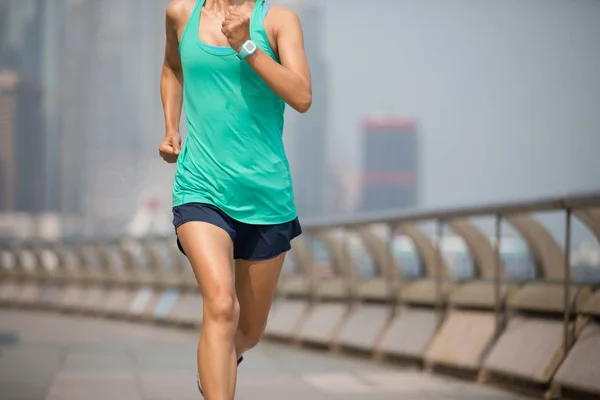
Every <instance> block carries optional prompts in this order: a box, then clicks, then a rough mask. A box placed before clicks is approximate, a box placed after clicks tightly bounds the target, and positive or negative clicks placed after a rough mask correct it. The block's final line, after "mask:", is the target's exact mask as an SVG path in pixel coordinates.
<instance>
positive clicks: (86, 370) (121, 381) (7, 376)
mask: <svg viewBox="0 0 600 400" xmlns="http://www.w3.org/2000/svg"><path fill="white" fill-rule="evenodd" d="M196 337H197V335H196V334H195V333H194V332H191V331H183V330H178V329H176V328H170V327H158V326H152V325H143V324H133V323H126V322H114V321H108V320H103V319H92V318H84V317H79V316H62V315H58V314H52V313H40V312H30V311H17V310H1V309H0V399H2V400H76V399H77V400H78V399H81V400H171V399H177V400H187V399H190V400H191V399H194V400H199V399H200V395H199V394H198V392H197V389H196V373H195V354H194V353H195V348H196ZM236 399H240V400H258V399H260V400H282V399H284V400H300V399H302V400H304V399H306V400H341V399H343V400H367V399H368V400H392V399H402V400H449V399H456V400H459V399H460V400H470V399H472V400H476V399H477V400H480V399H485V400H514V399H521V397H518V396H514V395H511V394H505V393H503V392H499V391H495V390H492V389H488V388H484V387H480V386H476V385H471V384H468V383H464V382H459V381H452V380H447V379H443V378H439V377H432V376H428V375H425V374H422V373H420V372H416V371H415V372H411V371H406V370H400V369H398V368H394V367H392V366H385V365H376V364H374V363H370V362H367V361H360V360H357V359H353V358H346V357H341V356H340V357H335V356H332V355H327V354H325V353H318V352H313V351H302V350H298V349H292V348H290V347H287V346H280V345H273V344H263V345H261V346H260V347H259V348H257V349H255V350H253V351H252V352H250V353H249V354H247V356H246V361H245V362H244V364H242V367H240V374H239V383H238V395H237V396H236Z"/></svg>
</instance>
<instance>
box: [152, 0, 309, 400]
mask: <svg viewBox="0 0 600 400" xmlns="http://www.w3.org/2000/svg"><path fill="white" fill-rule="evenodd" d="M166 36H167V39H166V50H165V59H164V64H163V69H162V77H161V97H162V102H163V108H164V114H165V122H166V136H165V139H164V140H163V142H162V143H161V145H160V147H159V152H160V156H161V157H162V158H163V159H164V160H165V161H166V162H168V163H177V172H176V174H175V180H174V184H173V224H174V225H175V230H176V233H177V239H178V245H179V248H180V250H181V251H182V252H183V253H184V254H186V255H187V257H188V258H189V260H190V263H191V265H192V268H193V270H194V274H195V276H196V280H197V281H198V285H199V287H200V290H201V292H202V295H203V299H204V307H203V312H204V313H203V324H202V329H201V333H200V340H199V343H198V375H199V382H198V386H199V388H200V387H201V391H203V394H204V396H205V397H206V399H208V400H232V399H233V398H234V395H235V385H236V377H237V364H238V362H239V361H241V356H242V354H244V353H245V352H246V351H248V350H249V349H251V348H253V347H254V346H256V344H257V343H258V341H259V340H260V338H261V336H262V334H263V331H264V328H265V325H266V322H267V316H268V314H269V310H270V308H271V301H272V299H273V296H274V293H275V288H276V285H277V281H278V279H279V274H280V271H281V268H282V265H283V261H284V258H285V254H286V252H287V251H288V250H290V248H291V241H292V239H294V238H295V237H297V236H298V235H300V234H301V227H300V223H299V221H298V218H297V216H296V207H295V205H294V194H293V188H292V181H291V176H290V167H289V164H288V160H287V157H286V155H285V151H284V146H283V140H282V133H283V114H284V109H285V105H286V103H287V104H288V105H289V106H290V107H292V108H293V109H295V110H296V111H298V112H300V113H304V112H306V111H307V110H308V109H309V108H310V106H311V103H312V89H311V78H310V71H309V67H308V63H307V60H306V54H305V51H304V39H303V33H302V28H301V25H300V21H299V19H298V17H297V15H296V14H295V13H294V12H292V11H291V10H289V9H286V8H283V7H277V6H269V4H266V3H265V1H264V0H256V1H252V0H172V1H171V3H170V4H169V6H168V7H167V16H166ZM182 103H183V106H184V107H185V115H186V128H187V129H186V130H187V137H186V140H185V142H183V143H182V142H181V139H180V135H179V120H180V117H181V110H182Z"/></svg>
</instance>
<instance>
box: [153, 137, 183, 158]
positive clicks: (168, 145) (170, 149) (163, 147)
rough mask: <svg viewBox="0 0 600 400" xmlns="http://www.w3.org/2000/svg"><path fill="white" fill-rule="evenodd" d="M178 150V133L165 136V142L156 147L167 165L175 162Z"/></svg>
mask: <svg viewBox="0 0 600 400" xmlns="http://www.w3.org/2000/svg"><path fill="white" fill-rule="evenodd" d="M180 150H181V139H180V138H179V132H176V133H171V134H167V135H166V136H165V140H163V142H162V143H161V144H160V146H158V153H159V154H160V156H161V157H162V159H163V160H165V161H166V162H168V163H169V164H173V163H176V162H177V157H179V151H180Z"/></svg>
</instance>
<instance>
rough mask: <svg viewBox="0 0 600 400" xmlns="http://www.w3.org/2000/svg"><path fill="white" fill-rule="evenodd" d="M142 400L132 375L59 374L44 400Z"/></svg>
mask: <svg viewBox="0 0 600 400" xmlns="http://www.w3.org/2000/svg"><path fill="white" fill-rule="evenodd" d="M84 399H85V400H108V399H110V400H143V397H142V395H141V393H140V390H139V386H138V382H137V380H136V378H135V376H134V375H133V374H132V373H120V372H88V371H86V372H75V371H69V372H60V373H59V374H58V375H57V376H56V377H55V379H54V382H53V384H52V387H51V388H50V390H49V393H48V396H47V397H46V400H84Z"/></svg>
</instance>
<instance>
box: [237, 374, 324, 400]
mask: <svg viewBox="0 0 600 400" xmlns="http://www.w3.org/2000/svg"><path fill="white" fill-rule="evenodd" d="M235 397H236V400H308V399H310V400H336V397H333V396H331V394H329V393H325V392H322V391H320V390H318V388H315V387H311V386H310V385H308V384H306V382H304V381H303V380H302V379H301V378H300V377H298V376H292V375H289V374H287V373H281V372H280V373H275V374H274V373H271V372H268V373H244V372H241V373H240V374H239V375H238V383H237V390H236V396H235Z"/></svg>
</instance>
